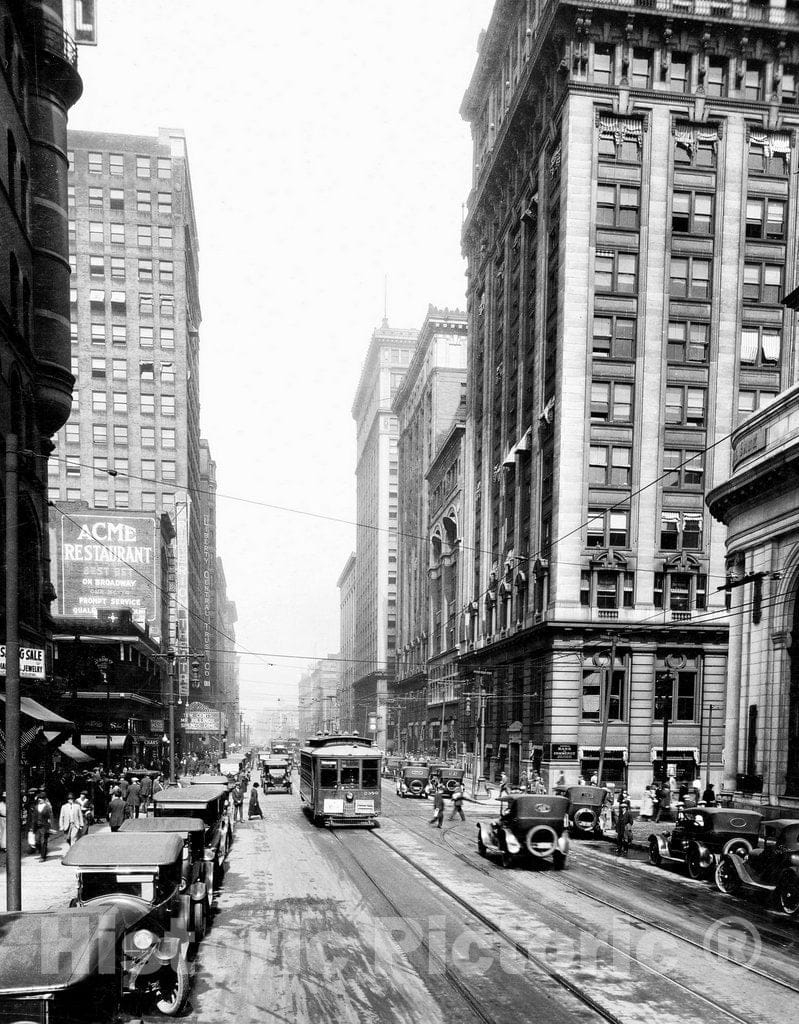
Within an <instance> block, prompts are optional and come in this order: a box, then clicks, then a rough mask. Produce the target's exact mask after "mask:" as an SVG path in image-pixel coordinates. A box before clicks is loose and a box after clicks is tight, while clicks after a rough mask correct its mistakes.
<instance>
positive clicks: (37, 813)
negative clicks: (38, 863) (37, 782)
mask: <svg viewBox="0 0 799 1024" xmlns="http://www.w3.org/2000/svg"><path fill="white" fill-rule="evenodd" d="M52 824H53V807H52V804H51V803H50V801H49V800H48V799H47V793H45V791H44V790H43V789H40V790H39V794H38V796H37V798H36V803H35V804H34V805H33V816H32V818H31V830H32V831H33V833H34V835H35V836H36V849H37V850H38V851H39V860H47V847H48V845H49V843H50V828H51V827H52Z"/></svg>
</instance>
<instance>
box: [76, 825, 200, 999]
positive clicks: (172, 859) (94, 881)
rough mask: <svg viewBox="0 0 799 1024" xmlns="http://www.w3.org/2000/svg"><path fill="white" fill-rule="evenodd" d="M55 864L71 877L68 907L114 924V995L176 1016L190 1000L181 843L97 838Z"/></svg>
mask: <svg viewBox="0 0 799 1024" xmlns="http://www.w3.org/2000/svg"><path fill="white" fill-rule="evenodd" d="M61 863H62V864H64V865H65V866H66V867H73V868H76V870H77V879H78V887H77V895H76V897H75V899H74V900H73V901H72V903H73V905H74V906H75V907H79V908H88V909H90V910H97V911H103V910H108V911H112V912H114V914H115V917H116V918H117V920H116V921H115V926H114V927H115V931H114V935H115V941H117V940H119V941H120V942H121V951H120V955H119V958H118V961H117V962H118V966H119V978H120V985H121V990H120V991H121V993H122V994H126V993H131V994H132V993H135V994H137V995H138V996H139V997H143V998H145V999H150V998H151V999H153V1000H154V1002H155V1005H156V1007H157V1008H158V1010H159V1011H160V1012H161V1013H163V1014H166V1015H167V1016H170V1017H174V1016H176V1015H177V1014H179V1013H180V1011H181V1010H182V1009H183V1006H184V1004H185V1002H186V999H187V997H188V994H189V968H188V963H187V959H186V956H187V952H188V946H189V935H188V930H187V928H186V923H187V922H186V921H185V920H184V919H183V914H182V909H183V908H182V904H181V901H180V883H181V877H182V867H183V840H182V838H181V837H180V836H179V835H164V834H162V833H154V834H151V835H148V834H141V835H122V834H121V833H118V832H117V833H108V832H98V833H95V834H94V835H87V836H83V838H82V839H79V840H78V841H77V843H75V845H74V846H72V847H70V849H69V851H68V852H67V854H66V856H65V857H64V858H63V860H62V861H61Z"/></svg>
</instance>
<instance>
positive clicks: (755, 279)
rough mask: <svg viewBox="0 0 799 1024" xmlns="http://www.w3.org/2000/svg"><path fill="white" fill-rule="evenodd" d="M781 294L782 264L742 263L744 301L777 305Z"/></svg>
mask: <svg viewBox="0 0 799 1024" xmlns="http://www.w3.org/2000/svg"><path fill="white" fill-rule="evenodd" d="M781 296H782V266H780V265H779V264H777V263H744V284H743V300H744V302H757V303H761V304H763V305H769V306H776V305H779V302H780V298H781Z"/></svg>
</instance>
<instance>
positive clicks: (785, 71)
mask: <svg viewBox="0 0 799 1024" xmlns="http://www.w3.org/2000/svg"><path fill="white" fill-rule="evenodd" d="M798 78H799V76H797V68H796V66H795V65H793V64H783V66H782V77H781V78H780V102H781V103H796V98H797V91H796V83H797V79H798Z"/></svg>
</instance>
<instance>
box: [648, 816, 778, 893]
mask: <svg viewBox="0 0 799 1024" xmlns="http://www.w3.org/2000/svg"><path fill="white" fill-rule="evenodd" d="M762 820H763V815H762V814H758V813H757V811H739V810H731V809H729V808H726V807H687V808H682V809H680V810H678V812H677V821H676V822H675V825H674V828H672V829H670V830H669V831H667V832H663V833H662V834H661V835H654V834H653V835H651V836H650V837H649V861H650V863H651V864H654V865H656V866H657V865H659V864H661V863H662V862H663V861H664V860H669V861H680V862H682V863H684V864H685V867H686V869H687V871H688V874H689V875H690V876H691V878H696V879H699V878H704V877H706V876H707V875H708V874H709V873H710V872H711V871H712V870H713V869H714V868H715V866H716V863H717V862H718V859H719V857H723V856H724V855H725V854H727V853H737V854H738V855H739V856H742V857H745V856H747V855H748V854H749V853H751V852H752V850H754V848H755V847H756V846H757V842H758V829H759V827H760V822H761V821H762Z"/></svg>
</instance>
